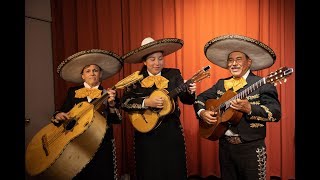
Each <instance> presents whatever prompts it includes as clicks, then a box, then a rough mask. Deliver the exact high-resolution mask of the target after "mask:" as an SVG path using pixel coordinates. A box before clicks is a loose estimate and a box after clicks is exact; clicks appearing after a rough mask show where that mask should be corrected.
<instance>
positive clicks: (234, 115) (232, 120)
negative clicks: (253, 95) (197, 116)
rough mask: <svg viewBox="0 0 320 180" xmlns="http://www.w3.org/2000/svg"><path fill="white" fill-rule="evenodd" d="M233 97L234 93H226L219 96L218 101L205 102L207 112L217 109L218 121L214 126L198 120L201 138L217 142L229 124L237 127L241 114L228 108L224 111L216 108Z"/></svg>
mask: <svg viewBox="0 0 320 180" xmlns="http://www.w3.org/2000/svg"><path fill="white" fill-rule="evenodd" d="M235 95H236V93H235V92H233V91H227V92H226V93H225V94H223V95H222V96H221V98H220V99H209V100H207V101H206V103H205V104H206V109H207V110H214V109H218V121H217V123H215V124H208V123H206V122H204V121H203V120H200V121H199V126H200V135H201V137H204V138H207V139H209V140H212V141H215V140H218V139H219V138H220V137H221V136H222V135H223V134H224V133H225V132H226V130H227V129H228V127H229V125H230V124H232V125H237V124H238V123H239V122H240V119H241V117H242V115H243V113H242V112H240V111H236V110H234V109H232V108H228V109H227V110H225V111H223V110H220V109H219V108H217V107H219V106H220V105H221V104H222V103H224V102H225V101H227V100H228V99H230V98H232V97H233V96H235ZM219 111H220V112H219Z"/></svg>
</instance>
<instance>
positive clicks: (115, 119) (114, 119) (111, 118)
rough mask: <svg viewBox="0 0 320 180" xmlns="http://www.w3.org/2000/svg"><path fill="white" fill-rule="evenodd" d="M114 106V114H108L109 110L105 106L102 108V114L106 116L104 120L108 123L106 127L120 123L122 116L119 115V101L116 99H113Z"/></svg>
mask: <svg viewBox="0 0 320 180" xmlns="http://www.w3.org/2000/svg"><path fill="white" fill-rule="evenodd" d="M115 102H116V105H115V107H114V108H113V110H114V112H110V108H109V107H108V106H106V107H105V108H104V112H105V113H104V114H105V115H106V119H107V121H108V125H110V124H120V123H121V122H122V115H121V113H120V106H121V105H120V99H119V98H118V97H116V99H115Z"/></svg>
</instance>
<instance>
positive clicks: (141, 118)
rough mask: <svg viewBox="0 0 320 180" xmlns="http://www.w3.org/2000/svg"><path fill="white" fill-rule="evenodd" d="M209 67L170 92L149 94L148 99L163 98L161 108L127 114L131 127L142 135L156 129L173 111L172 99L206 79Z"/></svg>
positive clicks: (162, 90)
mask: <svg viewBox="0 0 320 180" xmlns="http://www.w3.org/2000/svg"><path fill="white" fill-rule="evenodd" d="M209 69H210V66H206V67H204V68H202V69H201V70H199V71H198V72H197V73H196V74H194V75H193V76H192V78H190V79H189V80H187V81H186V82H185V83H182V84H181V85H179V86H178V87H176V88H175V89H173V90H172V91H171V92H168V91H167V90H165V89H157V90H155V91H153V92H152V93H151V94H150V97H153V96H161V97H163V98H164V101H163V106H164V107H163V108H162V109H159V108H148V109H147V110H145V111H143V112H131V113H128V117H129V119H130V121H131V123H132V125H133V127H134V128H135V129H136V130H137V131H140V132H142V133H147V132H149V131H151V130H152V129H155V128H157V127H158V126H159V125H160V124H161V118H162V117H163V116H166V115H168V114H170V113H172V112H173V111H174V108H175V104H174V100H173V98H174V97H175V96H177V95H178V94H179V93H180V92H182V91H184V90H185V89H186V88H187V87H188V86H189V84H191V83H196V82H200V81H201V80H202V79H204V78H206V77H210V72H209V71H208V70H209Z"/></svg>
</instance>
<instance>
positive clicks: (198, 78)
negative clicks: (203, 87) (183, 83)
mask: <svg viewBox="0 0 320 180" xmlns="http://www.w3.org/2000/svg"><path fill="white" fill-rule="evenodd" d="M210 68H211V67H210V66H206V67H203V68H202V69H200V70H199V71H198V72H197V73H196V74H195V75H193V76H192V78H191V79H190V80H191V81H192V82H195V83H196V82H200V81H201V80H202V79H204V78H207V77H210V72H209V69H210Z"/></svg>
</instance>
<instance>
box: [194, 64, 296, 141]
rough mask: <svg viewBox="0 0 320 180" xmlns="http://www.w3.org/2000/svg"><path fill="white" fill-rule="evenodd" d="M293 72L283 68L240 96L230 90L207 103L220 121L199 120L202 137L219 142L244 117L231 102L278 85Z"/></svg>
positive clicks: (243, 91)
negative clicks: (261, 88)
mask: <svg viewBox="0 0 320 180" xmlns="http://www.w3.org/2000/svg"><path fill="white" fill-rule="evenodd" d="M292 72H293V69H292V68H288V67H282V68H280V69H278V70H276V71H275V72H271V73H270V74H269V75H268V76H266V77H263V78H262V79H260V80H259V81H257V82H255V83H253V84H252V85H250V86H249V87H247V88H245V89H244V90H242V91H241V92H239V93H238V94H236V93H235V92H233V91H231V90H229V91H227V92H226V93H224V94H223V95H222V96H221V98H220V99H218V100H216V99H209V100H207V101H206V102H205V105H206V109H207V110H211V111H217V112H218V121H217V123H215V124H208V123H206V122H204V121H203V120H199V131H200V136H201V137H203V138H206V139H209V140H212V141H215V140H218V139H219V138H220V137H221V136H222V135H223V134H224V133H225V131H226V130H227V129H228V126H229V125H230V124H232V125H237V124H238V123H239V122H240V119H241V117H242V115H243V113H242V112H240V111H237V110H234V109H232V108H229V107H230V104H231V101H232V100H235V99H244V98H246V97H247V96H248V95H249V94H250V93H252V92H253V91H255V90H256V89H258V88H259V87H261V86H263V85H265V84H267V83H270V84H274V85H276V84H277V83H276V82H281V80H283V79H284V82H286V77H288V76H289V75H291V74H292Z"/></svg>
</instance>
